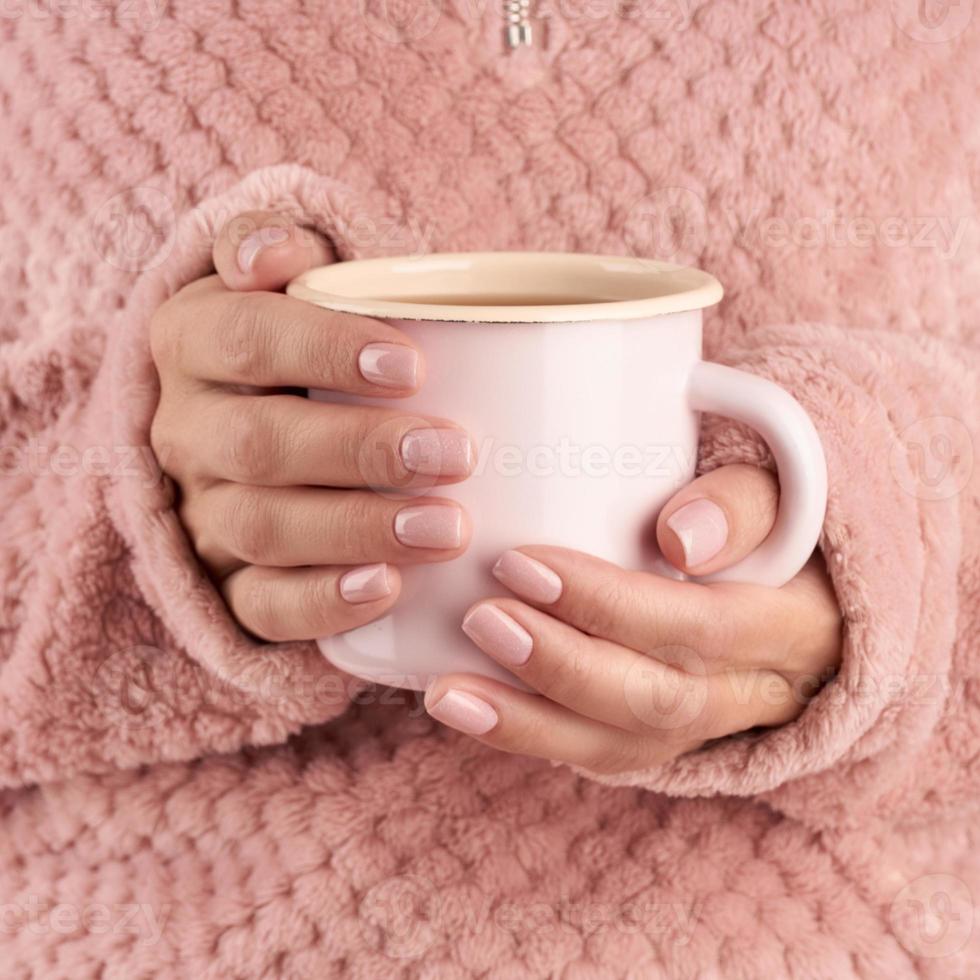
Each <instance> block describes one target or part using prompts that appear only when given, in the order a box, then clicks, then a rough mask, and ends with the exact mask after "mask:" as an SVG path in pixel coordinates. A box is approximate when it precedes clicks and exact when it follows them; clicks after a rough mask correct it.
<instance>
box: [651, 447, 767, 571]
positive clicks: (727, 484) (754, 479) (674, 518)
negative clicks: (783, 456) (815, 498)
mask: <svg viewBox="0 0 980 980" xmlns="http://www.w3.org/2000/svg"><path fill="white" fill-rule="evenodd" d="M778 507H779V482H778V480H777V478H776V475H775V474H774V473H771V472H770V471H769V470H764V469H761V468H760V467H758V466H747V465H744V464H741V463H739V464H735V465H733V466H722V467H720V468H719V469H716V470H712V471H711V472H710V473H706V474H705V475H704V476H700V477H698V478H697V479H696V480H694V482H693V483H689V484H688V485H687V486H686V487H684V488H683V489H681V490H679V491H678V492H677V493H676V494H674V496H673V497H671V499H670V500H669V501H667V503H666V504H665V505H664V508H663V510H662V511H661V512H660V515H659V516H658V518H657V543H658V544H659V546H660V550H661V552H663V555H664V557H665V558H666V559H667V561H669V562H670V563H671V564H672V565H673V566H674V567H675V568H679V569H680V570H681V571H682V572H688V573H692V574H697V575H706V574H708V573H709V572H717V571H719V570H720V569H722V568H728V567H729V566H730V565H734V564H735V562H737V561H740V560H741V559H742V558H744V557H745V556H746V555H748V554H749V553H750V552H752V551H754V550H755V549H756V548H757V547H758V546H759V545H760V544H762V542H763V541H764V540H765V539H766V537H767V536H768V534H769V532H770V531H771V530H772V526H773V524H774V523H775V521H776V511H777V509H778Z"/></svg>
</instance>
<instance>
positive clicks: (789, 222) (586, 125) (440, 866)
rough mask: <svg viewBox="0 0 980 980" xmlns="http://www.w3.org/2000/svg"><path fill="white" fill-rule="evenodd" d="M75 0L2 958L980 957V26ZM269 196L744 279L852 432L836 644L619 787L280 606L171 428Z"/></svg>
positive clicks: (731, 302)
mask: <svg viewBox="0 0 980 980" xmlns="http://www.w3.org/2000/svg"><path fill="white" fill-rule="evenodd" d="M35 6H37V5H31V4H24V5H22V6H21V7H18V6H17V5H13V7H12V8H11V10H12V15H11V14H10V12H9V11H7V10H5V11H4V12H3V13H4V15H3V17H0V38H2V42H3V47H2V58H0V109H2V112H0V188H2V190H0V234H2V247H0V342H2V348H0V405H2V409H0V421H2V426H3V440H2V447H3V452H4V458H3V466H4V475H3V479H2V482H0V513H2V515H3V516H2V530H3V534H2V536H0V537H2V540H0V568H2V575H3V581H4V593H3V605H2V618H0V655H2V673H0V782H2V786H3V787H4V790H3V792H2V795H0V841H2V846H0V903H2V904H0V945H2V947H3V950H2V953H0V956H2V960H3V963H4V964H5V966H4V969H3V972H4V975H5V976H11V977H27V976H38V977H58V976H70V977H73V978H77V977H86V976H101V977H125V978H132V977H136V976H150V975H172V976H182V977H188V976H193V977H215V978H217V977H221V978H228V977H266V976H268V977H272V976H283V977H290V978H293V977H296V978H299V977H314V976H316V977H322V976H351V977H365V978H366V977H371V978H374V977H378V976H403V977H410V976H411V977H416V976H417V977H463V976H474V977H475V976H480V977H486V978H496V977H500V978H503V977H507V978H511V977H521V976H528V977H545V976H548V977H551V976H555V977H558V976H560V977H563V978H575V980H578V978H585V977H605V976H623V975H631V976H637V977H640V976H642V977H651V976H668V977H678V978H695V977H697V978H708V977H726V978H742V977H744V978H755V977H760V976H765V977H775V976H787V975H788V976H794V977H849V976H858V977H868V978H871V977H874V978H878V977H881V976H891V977H911V976H934V977H944V978H945V977H967V976H973V975H975V974H976V970H977V967H978V965H980V925H978V926H977V928H972V921H973V897H980V839H978V838H980V831H978V830H977V799H978V781H980V780H978V764H977V759H978V757H980V751H978V750H980V729H978V717H980V715H978V688H977V680H976V678H977V674H978V667H980V663H978V661H980V527H978V525H980V482H978V477H977V474H976V468H975V466H974V460H973V455H972V454H973V452H974V446H975V445H976V439H977V432H978V421H977V420H978V417H980V405H978V390H980V369H978V353H977V346H978V344H980V229H978V225H977V220H976V215H977V205H976V202H977V197H978V195H980V170H978V169H977V160H978V159H980V122H978V117H977V114H976V109H975V107H976V104H977V97H978V94H980V93H978V85H977V78H978V76H977V72H976V65H977V60H978V58H980V25H978V24H977V23H976V18H974V19H973V21H969V22H968V23H966V24H965V25H962V24H961V25H959V27H958V26H957V22H955V20H951V21H949V22H948V23H946V24H945V28H944V26H943V23H942V22H938V21H937V22H936V23H939V26H938V27H936V26H933V27H932V28H929V27H928V25H929V24H932V23H933V21H930V20H929V19H928V18H925V19H924V20H922V21H921V23H920V22H919V21H917V20H916V17H917V13H916V10H917V9H918V8H917V5H915V4H912V3H904V2H902V0H896V2H893V3H892V4H890V5H889V4H881V3H879V4H870V3H869V4H834V5H832V6H830V7H825V6H824V5H823V4H821V3H812V4H795V3H794V4H778V5H777V4H770V3H758V4H756V3H750V4H739V5H736V4H734V3H705V4H701V3H694V4H692V5H691V6H690V7H688V6H687V5H685V4H678V5H676V6H672V5H642V4H641V5H639V8H638V10H635V9H634V10H633V13H632V14H631V13H630V12H629V10H627V9H626V8H625V7H624V8H622V11H620V8H619V7H618V6H616V5H613V4H610V5H609V6H608V9H607V8H603V7H602V5H599V6H598V7H596V6H595V5H583V6H582V7H581V8H578V7H574V8H572V7H568V6H567V5H548V7H547V8H546V12H547V13H549V15H550V16H549V17H548V29H547V30H545V31H542V32H541V35H542V36H545V35H546V38H547V44H542V45H539V46H538V47H537V48H536V49H534V50H533V51H530V52H520V53H518V55H512V56H507V55H505V54H504V53H503V51H502V49H501V45H500V15H499V10H498V9H497V8H496V6H494V5H488V6H483V5H479V4H467V3H463V2H460V3H458V4H447V5H445V8H444V9H442V10H441V11H440V10H439V8H438V7H434V6H419V7H417V8H414V13H415V14H416V15H417V17H416V19H415V20H413V19H412V16H411V15H412V13H413V8H412V7H411V5H409V4H407V3H406V4H404V5H401V4H389V5H388V8H387V9H388V13H387V17H386V14H385V10H386V7H385V5H384V4H380V3H379V4H377V5H376V4H375V3H374V2H373V0H371V2H368V3H364V2H357V3H355V2H354V0H344V2H337V0H330V2H327V0H305V2H300V0H276V2H269V0H248V2H246V0H239V2H238V3H231V2H230V0H175V2H173V3H171V4H170V5H169V6H168V7H167V9H166V10H165V11H162V10H159V9H158V5H156V4H119V5H118V7H117V8H115V9H114V10H112V11H107V10H106V8H105V7H104V6H103V5H98V4H96V5H86V4H80V5H77V6H72V5H70V4H69V5H68V12H67V13H63V14H58V13H56V11H57V10H58V9H60V7H61V6H63V5H57V4H55V5H40V6H39V7H38V9H37V10H35ZM906 8H908V9H906ZM18 11H20V13H18ZM617 11H620V13H617ZM399 17H401V18H403V19H404V18H407V20H404V23H407V24H408V25H409V26H408V27H407V28H406V29H405V30H404V32H403V33H402V35H401V38H402V39H401V40H400V41H399V40H398V37H397V36H394V35H393V34H392V27H391V22H392V20H393V19H395V20H396V19H397V18H399ZM916 23H919V26H920V28H921V31H919V32H918V33H920V34H921V33H923V32H924V33H925V35H926V36H925V38H924V39H918V40H917V39H916V38H915V37H913V36H911V35H915V34H916V33H917V32H916V30H915V29H914V25H915V24H916ZM899 25H904V27H905V30H903V29H901V27H900V26H899ZM910 25H911V26H910ZM960 28H961V29H960ZM929 30H932V35H930V34H929ZM671 203H675V204H677V205H679V206H680V207H681V208H682V209H686V214H687V220H686V221H685V222H681V223H680V233H678V229H677V227H676V223H675V225H671V224H670V223H669V222H664V221H663V220H660V221H658V220H651V217H652V216H655V215H657V214H661V215H662V214H663V212H664V208H665V206H666V205H667V204H671ZM249 207H265V208H277V209H281V210H283V211H286V212H289V213H291V214H293V215H294V216H295V217H296V218H297V219H299V220H301V221H303V222H305V223H308V224H309V225H311V226H314V227H317V228H319V229H321V230H322V231H324V232H325V233H326V234H328V235H329V236H330V238H331V239H332V241H333V242H334V243H335V247H336V251H337V255H338V257H339V258H349V257H353V256H366V255H374V254H381V253H385V252H388V253H398V252H411V251H417V250H420V249H422V250H436V249H440V250H442V249H467V248H505V247H512V248H535V249H566V250H583V251H595V252H616V253H629V252H636V253H641V254H655V255H660V256H662V257H674V258H676V259H678V260H681V261H692V262H695V263H697V264H699V265H702V266H704V267H706V268H709V269H711V270H712V271H714V272H715V273H717V275H718V276H719V277H720V278H721V279H722V280H723V281H724V282H725V284H726V286H727V289H728V294H727V297H726V299H725V301H724V302H723V304H722V306H721V307H720V309H719V311H716V312H714V313H712V314H711V315H710V316H709V319H708V324H707V346H708V349H709V353H711V354H713V355H714V356H715V357H718V358H719V359H722V360H725V361H727V362H729V363H735V364H739V365H741V366H743V367H745V368H747V369H749V370H753V371H756V372H759V373H760V374H764V375H766V376H768V377H771V378H773V379H775V380H777V381H778V382H780V383H781V384H783V385H785V386H786V387H787V388H789V389H790V390H792V391H793V392H794V393H795V394H796V395H797V397H798V398H800V400H801V401H802V402H803V403H804V404H805V405H806V407H807V409H808V410H809V411H810V412H811V414H812V416H813V418H814V420H815V422H816V423H817V425H818V428H819V430H820V433H821V436H822V438H823V441H824V445H825V447H826V451H827V456H828V461H829V465H830V482H831V497H830V505H829V509H828V516H827V523H826V528H825V532H824V536H823V540H822V547H823V550H824V553H825V555H826V557H827V561H828V565H829V568H830V571H831V574H832V576H833V579H834V584H835V587H836V589H837V593H838V596H839V599H840V603H841V607H842V609H843V611H844V614H845V617H846V622H847V633H846V650H845V660H844V666H843V669H842V672H841V675H840V676H839V678H838V679H837V680H836V681H834V682H833V683H831V684H830V685H828V686H827V687H826V688H825V690H824V691H823V693H822V694H821V695H820V696H819V697H818V699H817V700H816V701H815V702H814V703H813V704H812V705H811V706H810V707H809V708H808V709H807V711H806V712H805V713H804V715H803V716H802V717H801V718H800V720H799V721H798V722H796V723H794V724H792V725H788V726H786V727H785V728H783V729H781V730H778V731H774V732H769V733H765V734H749V735H746V736H744V737H740V738H734V739H728V740H724V741H721V742H718V743H716V744H714V745H712V746H710V747H707V748H705V749H704V750H703V751H701V752H698V753H696V754H693V755H691V756H689V757H686V758H683V759H680V760H678V761H677V762H676V763H675V764H673V765H671V766H667V767H665V768H664V769H662V770H660V771H657V772H653V773H639V774H634V775H632V776H631V777H630V778H626V779H622V778H621V779H617V780H615V782H617V783H621V784H623V785H621V786H619V787H610V786H605V785H601V784H600V783H599V782H598V781H596V780H594V779H592V778H591V777H589V776H588V775H587V774H577V773H574V772H571V771H569V770H568V769H567V768H565V767H551V766H548V765H547V764H542V763H539V762H535V761H530V760H526V759H520V758H513V757H508V756H505V755H501V754H498V753H495V752H493V751H490V750H488V749H486V748H484V747H482V746H480V745H478V744H476V743H474V742H472V741H470V740H467V739H465V738H463V737H459V736H456V735H454V734H452V733H450V732H448V731H446V730H444V729H440V728H439V727H438V726H436V725H434V724H433V723H432V722H430V721H429V720H428V719H427V718H425V716H424V714H423V713H422V712H421V710H420V705H419V704H418V702H417V701H416V700H414V699H413V698H410V697H409V696H407V695H405V694H401V693H394V694H392V693H391V692H382V691H374V690H373V689H368V690H360V686H359V685H357V684H356V683H355V682H353V681H351V680H350V679H349V678H345V677H342V676H340V675H339V674H337V673H336V672H334V671H333V670H332V669H331V668H329V667H328V666H327V665H326V664H325V663H324V662H323V661H322V659H321V658H320V657H319V656H318V655H317V654H316V652H315V650H314V649H313V648H312V647H310V646H309V645H302V644H298V645H291V646H285V645H284V646H278V647H260V646H258V645H256V644H253V643H251V642H250V641H248V640H247V639H246V638H244V637H243V636H242V635H241V634H240V633H239V632H238V631H237V629H236V628H235V626H234V624H233V623H232V622H231V621H230V620H229V617H228V616H227V613H226V612H225V610H224V608H223V607H222V605H221V603H220V602H219V601H218V599H217V597H216V596H215V594H214V593H213V591H212V590H211V589H210V587H209V586H208V585H207V583H206V581H205V579H204V577H203V576H202V574H201V572H200V570H199V568H198V567H197V566H196V564H195V562H194V560H193V556H192V555H191V554H190V552H189V550H188V546H187V543H186V541H185V540H184V538H183V536H182V534H181V530H180V527H179V525H178V523H177V521H176V519H175V517H174V514H173V512H172V511H171V510H170V503H171V499H170V495H169V488H168V487H167V485H166V484H165V483H164V482H163V481H161V480H160V479H159V477H158V474H157V473H156V470H155V467H154V464H153V461H152V457H151V456H150V454H149V453H148V451H147V449H146V447H147V443H148V427H149V423H150V419H151V417H152V413H153V409H154V403H155V398H156V382H155V375H154V372H153V369H152V365H151V363H150V360H149V356H148V347H147V332H146V328H147V320H148V317H149V315H150V313H151V312H152V311H153V309H155V308H156V306H157V305H158V304H159V303H160V302H161V301H162V300H163V299H164V298H165V297H166V296H167V295H169V294H170V293H172V292H173V291H174V290H175V289H176V288H178V287H179V286H180V285H181V284H183V283H185V282H188V281H190V280H192V279H193V278H195V277H197V276H200V275H202V274H204V273H206V272H207V271H208V268H209V252H210V242H211V239H212V237H213V234H214V232H215V230H216V228H217V227H218V226H220V224H221V223H222V222H223V221H224V220H225V219H227V218H228V217H230V216H232V215H234V214H235V213H236V212H237V211H239V210H241V209H243V208H249ZM671 229H673V231H671ZM971 439H972V442H971ZM736 459H749V460H757V461H759V462H765V461H766V458H765V453H764V451H763V450H762V449H760V447H759V446H758V444H757V442H756V440H755V439H754V438H753V437H752V436H751V435H750V434H748V433H746V432H744V431H742V430H739V429H735V428H732V427H731V426H729V425H728V424H721V423H718V422H717V421H714V420H708V424H707V426H706V433H705V446H704V458H703V465H704V466H705V467H711V466H714V465H718V464H719V463H722V462H725V461H729V460H736ZM943 467H945V470H943V469H942V468H943ZM941 478H942V479H941ZM352 700H353V701H354V703H353V704H352V703H351V702H352ZM324 723H325V724H324ZM917 902H918V903H919V904H916V903H917Z"/></svg>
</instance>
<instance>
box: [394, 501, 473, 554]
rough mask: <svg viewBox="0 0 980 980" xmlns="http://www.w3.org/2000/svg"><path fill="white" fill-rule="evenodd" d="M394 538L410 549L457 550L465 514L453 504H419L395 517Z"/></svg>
mask: <svg viewBox="0 0 980 980" xmlns="http://www.w3.org/2000/svg"><path fill="white" fill-rule="evenodd" d="M395 537H396V538H398V540H399V541H401V543H402V544H405V545H408V547H409V548H458V547H459V546H460V544H461V543H462V540H463V514H462V512H461V511H460V509H459V508H458V507H453V506H452V505H451V504H419V505H417V506H415V507H403V508H402V509H401V510H400V511H398V513H397V514H395Z"/></svg>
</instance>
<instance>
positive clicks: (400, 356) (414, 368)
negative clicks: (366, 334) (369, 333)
mask: <svg viewBox="0 0 980 980" xmlns="http://www.w3.org/2000/svg"><path fill="white" fill-rule="evenodd" d="M357 367H358V370H359V371H360V372H361V376H362V377H363V378H364V380H365V381H370V382H371V384H373V385H380V386H381V387H382V388H414V387H415V385H416V383H417V380H418V370H419V355H418V354H417V353H416V352H415V351H414V350H412V348H411V347H406V346H405V345H404V344H368V345H367V346H366V347H362V348H361V353H360V354H358V356H357Z"/></svg>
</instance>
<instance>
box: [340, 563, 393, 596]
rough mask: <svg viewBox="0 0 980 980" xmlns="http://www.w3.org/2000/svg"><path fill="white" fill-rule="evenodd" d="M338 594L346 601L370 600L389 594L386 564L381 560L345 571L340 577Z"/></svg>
mask: <svg viewBox="0 0 980 980" xmlns="http://www.w3.org/2000/svg"><path fill="white" fill-rule="evenodd" d="M340 594H341V595H342V596H343V597H344V598H345V599H346V600H347V601H348V602H371V601H373V600H374V599H383V598H384V597H385V596H386V595H391V585H390V584H389V582H388V566H387V565H385V564H384V562H381V563H379V564H377V565H362V566H361V567H360V568H352V569H351V570H350V571H349V572H345V573H344V575H342V576H341V579H340Z"/></svg>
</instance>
